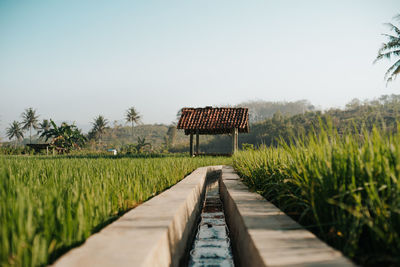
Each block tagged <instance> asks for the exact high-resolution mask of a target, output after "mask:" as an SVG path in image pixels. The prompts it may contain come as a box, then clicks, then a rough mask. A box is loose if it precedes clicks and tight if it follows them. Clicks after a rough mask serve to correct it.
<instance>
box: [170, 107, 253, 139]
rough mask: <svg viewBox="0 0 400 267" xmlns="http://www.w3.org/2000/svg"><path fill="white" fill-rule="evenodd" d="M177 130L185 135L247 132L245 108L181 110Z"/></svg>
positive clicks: (247, 121) (247, 112)
mask: <svg viewBox="0 0 400 267" xmlns="http://www.w3.org/2000/svg"><path fill="white" fill-rule="evenodd" d="M181 111H182V115H181V117H180V119H179V122H178V126H177V128H178V129H184V130H185V134H194V133H196V132H198V133H199V134H225V133H231V132H232V129H234V128H237V129H238V131H239V132H240V133H248V132H249V111H248V109H247V108H213V107H205V108H183V109H182V110H181Z"/></svg>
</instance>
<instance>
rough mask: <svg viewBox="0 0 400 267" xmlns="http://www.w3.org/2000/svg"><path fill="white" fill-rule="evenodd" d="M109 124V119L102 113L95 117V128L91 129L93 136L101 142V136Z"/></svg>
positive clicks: (93, 123)
mask: <svg viewBox="0 0 400 267" xmlns="http://www.w3.org/2000/svg"><path fill="white" fill-rule="evenodd" d="M107 124H108V120H107V119H106V118H104V117H103V116H102V115H99V116H97V117H96V118H94V121H93V122H92V125H93V128H92V130H91V133H92V135H93V136H95V137H97V138H98V139H99V142H100V143H101V137H102V136H103V134H104V133H105V131H106V129H107V128H108V126H107Z"/></svg>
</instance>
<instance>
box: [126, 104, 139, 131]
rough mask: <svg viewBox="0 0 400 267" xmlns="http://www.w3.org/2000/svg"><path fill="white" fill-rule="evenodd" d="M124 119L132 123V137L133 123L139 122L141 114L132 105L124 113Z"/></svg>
mask: <svg viewBox="0 0 400 267" xmlns="http://www.w3.org/2000/svg"><path fill="white" fill-rule="evenodd" d="M125 119H126V122H128V123H131V124H132V137H133V126H134V123H136V124H138V123H139V122H140V119H141V116H140V115H139V113H138V112H137V111H136V109H135V108H134V107H130V108H129V109H128V110H127V111H126V114H125Z"/></svg>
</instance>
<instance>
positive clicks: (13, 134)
mask: <svg viewBox="0 0 400 267" xmlns="http://www.w3.org/2000/svg"><path fill="white" fill-rule="evenodd" d="M6 135H7V137H8V139H10V140H11V139H12V138H15V147H16V146H17V141H21V140H22V139H23V138H24V133H23V130H22V128H21V123H19V122H18V121H13V122H12V123H11V124H10V127H8V128H7V129H6Z"/></svg>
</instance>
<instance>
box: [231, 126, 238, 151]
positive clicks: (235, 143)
mask: <svg viewBox="0 0 400 267" xmlns="http://www.w3.org/2000/svg"><path fill="white" fill-rule="evenodd" d="M237 150H238V129H237V128H234V129H232V154H235V152H236V151H237Z"/></svg>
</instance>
